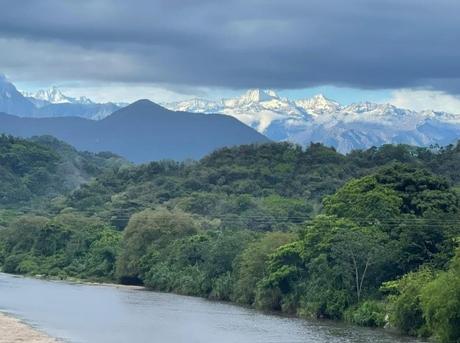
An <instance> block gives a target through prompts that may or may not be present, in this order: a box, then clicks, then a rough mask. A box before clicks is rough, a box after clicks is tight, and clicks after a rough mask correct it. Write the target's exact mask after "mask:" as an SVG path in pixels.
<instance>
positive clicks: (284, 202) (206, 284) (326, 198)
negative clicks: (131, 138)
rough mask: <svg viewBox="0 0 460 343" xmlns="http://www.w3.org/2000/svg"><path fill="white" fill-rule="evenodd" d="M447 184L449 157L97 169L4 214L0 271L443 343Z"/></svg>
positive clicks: (457, 157) (448, 276)
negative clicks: (145, 290) (197, 299)
mask: <svg viewBox="0 0 460 343" xmlns="http://www.w3.org/2000/svg"><path fill="white" fill-rule="evenodd" d="M34 144H38V143H34ZM34 149H39V148H38V147H35V146H34ZM40 149H41V148H40ZM1 154H3V153H0V155H1ZM1 158H2V159H5V158H7V157H5V155H4V154H3V155H2V156H1ZM34 159H39V157H36V158H34ZM58 161H59V159H58ZM111 161H112V162H113V161H114V160H113V159H112V160H111ZM53 163H56V162H53ZM44 164H45V165H47V163H45V162H44ZM104 165H107V164H104ZM459 169H460V145H456V146H448V147H444V148H432V149H428V148H415V147H410V146H404V145H399V146H383V147H381V148H372V149H369V150H366V151H354V152H352V153H350V154H348V155H346V156H344V155H341V154H339V153H337V152H335V151H334V150H333V149H330V148H326V147H324V146H322V145H319V144H312V145H311V146H310V147H308V148H306V149H302V148H300V147H298V146H295V145H291V144H287V143H272V144H264V145H258V146H240V147H235V148H228V149H222V150H219V151H216V152H214V153H213V154H211V155H209V156H207V157H206V158H204V159H203V160H201V161H199V162H184V163H176V162H172V161H162V162H152V163H150V164H146V165H141V166H129V165H127V164H118V165H117V164H114V163H111V164H110V167H109V168H100V169H97V170H95V174H94V176H95V178H94V179H92V180H91V181H89V182H86V183H84V184H82V185H81V186H80V187H78V188H77V189H76V190H74V191H73V192H71V193H68V194H67V193H62V194H59V195H58V196H56V197H55V198H53V200H52V201H48V202H47V203H46V206H38V207H35V208H32V209H30V210H28V211H27V212H28V213H27V214H22V212H24V211H23V210H21V205H20V204H18V203H15V206H9V207H8V208H7V209H6V207H4V208H5V209H4V210H3V211H2V212H0V225H1V226H3V227H4V228H3V229H2V230H0V264H1V265H2V268H3V270H4V271H6V272H10V273H18V274H30V275H38V274H39V275H45V276H52V277H61V278H66V277H78V278H84V279H90V280H99V281H116V282H121V283H128V284H143V285H145V286H147V287H149V288H151V289H154V290H160V291H167V292H177V293H181V294H187V295H196V296H203V297H207V298H211V299H218V300H225V301H233V302H236V303H240V304H244V305H249V306H254V307H256V308H258V309H261V310H270V311H273V310H275V311H282V312H285V313H289V314H295V315H299V316H302V317H307V318H328V319H337V320H347V321H350V322H353V323H355V324H357V325H363V326H393V327H395V328H397V329H399V330H400V331H401V332H403V333H406V334H410V335H415V336H424V337H428V336H432V337H434V338H435V339H437V340H438V341H439V342H458V340H459V339H460V331H459V330H460V329H459V328H460V303H459V302H460V300H459V299H460V250H459V243H460V242H459V237H460V224H459V223H460V197H459V193H458V187H459V185H460V174H459V173H458V170H459ZM50 170H51V171H50V172H49V173H50V175H52V173H53V172H52V169H50ZM21 180H22V179H21ZM39 194H40V193H39ZM10 205H11V204H10ZM29 208H30V207H29Z"/></svg>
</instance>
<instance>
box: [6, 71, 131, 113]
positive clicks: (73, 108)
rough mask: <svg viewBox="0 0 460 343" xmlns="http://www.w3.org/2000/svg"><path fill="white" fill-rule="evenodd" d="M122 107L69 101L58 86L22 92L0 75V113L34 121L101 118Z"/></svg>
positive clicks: (74, 100)
mask: <svg viewBox="0 0 460 343" xmlns="http://www.w3.org/2000/svg"><path fill="white" fill-rule="evenodd" d="M121 107H123V106H121V105H118V104H114V103H110V102H109V103H103V104H100V103H95V102H93V101H92V100H90V99H88V98H86V97H80V98H78V99H77V98H72V97H69V96H66V95H64V94H63V93H62V92H61V90H59V88H57V87H51V88H50V89H47V90H39V91H37V92H35V93H27V92H24V93H21V92H19V91H18V90H17V89H16V87H15V86H14V84H12V83H11V82H10V81H9V80H8V79H7V78H6V77H5V75H2V74H0V112H5V113H8V114H13V115H17V116H21V117H34V118H41V117H69V116H78V117H83V118H88V119H102V118H105V117H107V116H108V115H110V114H111V113H113V112H115V111H116V110H119V109H120V108H121Z"/></svg>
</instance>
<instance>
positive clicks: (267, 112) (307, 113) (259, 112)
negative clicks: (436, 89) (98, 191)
mask: <svg viewBox="0 0 460 343" xmlns="http://www.w3.org/2000/svg"><path fill="white" fill-rule="evenodd" d="M25 95H26V96H23V94H21V93H20V92H19V91H17V89H16V88H15V87H14V85H13V84H12V83H11V82H9V81H8V80H7V79H6V78H5V77H4V76H1V75H0V112H5V113H9V114H14V115H18V116H21V117H34V118H43V117H82V118H87V119H96V120H100V119H103V118H106V117H107V116H109V115H110V114H112V113H114V112H116V111H117V110H119V109H120V108H122V107H124V106H126V104H114V103H105V104H98V103H95V102H93V101H91V100H90V99H88V98H85V97H80V98H72V97H69V96H66V95H64V94H63V93H62V92H61V91H60V90H59V88H57V87H51V88H50V89H48V90H40V91H37V92H36V93H34V94H28V93H25ZM164 106H165V107H166V108H168V109H170V110H173V111H183V112H191V113H207V114H215V113H219V114H226V115H229V116H232V117H235V118H237V119H238V120H240V121H241V122H243V123H245V124H246V125H248V126H250V127H252V128H254V129H255V130H257V131H258V132H259V133H262V134H263V135H265V136H267V137H268V138H270V139H272V140H275V141H290V142H294V143H297V144H300V145H303V146H305V145H308V144H310V142H319V143H323V144H325V145H328V146H332V147H335V148H336V149H337V150H338V151H340V152H342V153H347V152H349V151H351V150H354V149H367V148H369V147H372V146H380V145H383V144H399V143H403V144H410V145H417V146H430V145H436V144H438V145H446V144H450V143H454V142H455V141H457V140H458V139H460V115H459V114H451V113H446V112H437V111H421V112H416V111H411V110H407V109H401V108H397V107H395V106H393V105H390V104H376V103H371V102H363V103H356V104H351V105H346V106H344V105H342V104H340V103H338V102H336V101H334V100H331V99H328V98H327V97H325V96H324V95H322V94H319V95H316V96H313V97H310V98H305V99H299V100H289V99H286V98H283V97H280V96H279V95H278V94H277V93H276V92H275V91H273V90H261V89H252V90H248V91H247V92H246V93H245V94H243V95H242V96H240V97H236V98H230V99H222V100H217V101H214V100H207V99H191V100H186V101H180V102H172V103H166V104H164Z"/></svg>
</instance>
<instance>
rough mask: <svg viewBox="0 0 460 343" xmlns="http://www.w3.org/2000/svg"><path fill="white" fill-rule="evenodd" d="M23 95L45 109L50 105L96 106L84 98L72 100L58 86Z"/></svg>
mask: <svg viewBox="0 0 460 343" xmlns="http://www.w3.org/2000/svg"><path fill="white" fill-rule="evenodd" d="M22 94H23V95H24V96H25V97H27V98H28V99H29V100H30V101H31V102H32V103H33V104H35V106H37V107H43V106H46V105H49V104H84V105H89V104H94V102H93V101H91V100H90V99H88V98H87V97H84V96H83V97H80V98H72V97H70V96H67V95H64V94H63V93H62V91H61V90H60V89H59V88H58V87H56V86H53V87H51V88H49V89H40V90H38V91H36V92H35V93H30V92H23V93H22Z"/></svg>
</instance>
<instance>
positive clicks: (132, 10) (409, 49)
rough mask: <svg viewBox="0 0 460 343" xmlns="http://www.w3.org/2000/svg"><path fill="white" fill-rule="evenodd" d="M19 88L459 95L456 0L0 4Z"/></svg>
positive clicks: (7, 64) (4, 44) (3, 41)
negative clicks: (64, 84)
mask: <svg viewBox="0 0 460 343" xmlns="http://www.w3.org/2000/svg"><path fill="white" fill-rule="evenodd" d="M0 4H1V11H0V51H1V54H0V68H1V69H2V70H3V71H4V72H7V73H14V74H15V75H17V76H18V77H20V78H21V79H24V80H35V79H36V80H43V79H51V80H69V79H73V80H86V81H120V82H148V83H149V82H151V83H163V84H169V85H177V86H184V85H185V86H187V85H191V86H221V87H230V88H247V87H274V88H298V87H299V88H300V87H308V86H315V85H324V84H333V85H338V86H352V87H359V88H399V87H432V88H435V89H442V90H446V91H449V92H453V93H460V39H459V38H458V37H459V36H460V21H459V20H458V15H459V13H460V2H459V1H456V0H452V1H448V0H431V1H424V0H386V1H384V0H380V1H376V0H347V1H345V0H322V1H319V0H318V1H317V0H310V1H308V0H298V1H293V0H284V1H282V0H264V1H262V0H240V1H238V0H236V1H230V0H226V1H219V0H214V1H211V0H196V1H194V0H182V1H179V0H150V1H141V0H139V1H133V0H131V1H121V0H118V1H117V0H113V1H108V0H99V1H97V0H94V1H92V0H80V1H70V0H69V1H63V0H41V1H32V0H25V1H16V0H10V1H1V2H0Z"/></svg>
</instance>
